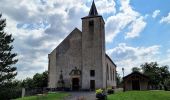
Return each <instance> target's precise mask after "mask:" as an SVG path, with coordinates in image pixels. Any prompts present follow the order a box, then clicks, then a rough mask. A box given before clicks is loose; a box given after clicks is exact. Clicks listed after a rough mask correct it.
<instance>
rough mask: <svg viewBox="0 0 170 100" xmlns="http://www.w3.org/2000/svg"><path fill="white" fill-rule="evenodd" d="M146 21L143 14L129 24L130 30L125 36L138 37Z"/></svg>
mask: <svg viewBox="0 0 170 100" xmlns="http://www.w3.org/2000/svg"><path fill="white" fill-rule="evenodd" d="M145 26H146V22H144V18H143V17H142V16H141V17H139V18H138V19H136V20H135V21H133V22H132V24H131V25H130V26H129V29H130V30H131V31H130V32H128V33H126V36H125V38H134V37H138V36H139V33H140V32H141V31H142V30H143V29H144V28H145Z"/></svg>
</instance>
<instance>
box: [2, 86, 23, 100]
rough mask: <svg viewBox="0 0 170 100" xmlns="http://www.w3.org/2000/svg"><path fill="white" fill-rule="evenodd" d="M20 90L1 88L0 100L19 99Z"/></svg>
mask: <svg viewBox="0 0 170 100" xmlns="http://www.w3.org/2000/svg"><path fill="white" fill-rule="evenodd" d="M21 93H22V89H19V88H1V90H0V100H10V99H15V98H19V97H21Z"/></svg>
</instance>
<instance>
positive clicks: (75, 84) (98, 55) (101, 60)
mask: <svg viewBox="0 0 170 100" xmlns="http://www.w3.org/2000/svg"><path fill="white" fill-rule="evenodd" d="M48 58H49V66H48V72H49V76H48V78H49V79H48V87H49V88H57V87H60V86H61V83H62V85H63V87H66V88H70V89H71V90H79V89H82V90H84V89H85V90H94V89H97V88H107V87H116V65H115V64H114V62H113V61H112V60H111V59H110V57H109V56H108V55H107V54H106V53H105V22H104V20H103V17H102V16H100V15H98V12H97V9H96V6H95V3H94V1H93V3H92V6H91V9H90V12H89V15H88V16H85V17H83V18H82V31H80V30H79V29H77V28H75V29H74V30H73V31H72V32H71V33H70V34H69V35H68V36H67V37H66V38H65V39H64V40H63V41H62V42H61V43H60V44H59V45H58V46H57V47H56V48H55V49H54V50H53V51H52V52H51V53H50V54H49V55H48Z"/></svg>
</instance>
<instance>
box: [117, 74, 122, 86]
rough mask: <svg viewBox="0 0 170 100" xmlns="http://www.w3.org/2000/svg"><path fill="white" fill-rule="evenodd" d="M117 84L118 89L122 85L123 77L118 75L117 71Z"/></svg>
mask: <svg viewBox="0 0 170 100" xmlns="http://www.w3.org/2000/svg"><path fill="white" fill-rule="evenodd" d="M116 84H117V86H118V87H119V86H120V85H121V77H120V74H118V73H117V71H116Z"/></svg>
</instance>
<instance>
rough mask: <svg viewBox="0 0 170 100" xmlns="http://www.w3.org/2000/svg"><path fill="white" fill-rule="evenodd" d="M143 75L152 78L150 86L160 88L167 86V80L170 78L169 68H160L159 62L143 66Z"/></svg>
mask: <svg viewBox="0 0 170 100" xmlns="http://www.w3.org/2000/svg"><path fill="white" fill-rule="evenodd" d="M141 68H142V70H143V73H144V74H145V75H147V76H148V77H149V78H150V85H152V86H154V87H155V88H158V86H160V85H161V86H162V85H163V86H165V83H166V80H168V79H169V77H170V72H169V70H168V66H167V65H166V66H161V67H160V66H159V65H158V64H157V62H151V63H145V64H143V65H141Z"/></svg>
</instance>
